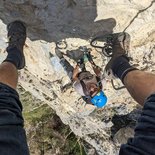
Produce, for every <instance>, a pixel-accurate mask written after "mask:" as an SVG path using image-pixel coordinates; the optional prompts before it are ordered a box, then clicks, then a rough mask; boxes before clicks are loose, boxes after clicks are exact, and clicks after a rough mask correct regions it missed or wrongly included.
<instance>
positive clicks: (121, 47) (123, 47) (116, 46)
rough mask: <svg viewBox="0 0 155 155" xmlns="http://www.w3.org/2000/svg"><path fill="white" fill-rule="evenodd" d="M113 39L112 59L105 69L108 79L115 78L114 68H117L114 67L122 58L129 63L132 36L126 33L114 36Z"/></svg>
mask: <svg viewBox="0 0 155 155" xmlns="http://www.w3.org/2000/svg"><path fill="white" fill-rule="evenodd" d="M111 38H112V39H111V47H112V56H111V57H112V58H111V59H110V61H109V62H108V64H107V65H106V67H105V74H106V75H107V76H108V77H110V78H113V77H114V74H113V68H114V67H115V66H113V63H114V61H115V60H116V59H117V58H118V57H121V56H123V57H124V58H126V59H127V61H129V58H128V57H127V54H128V50H129V43H130V35H129V34H128V33H126V32H122V33H116V34H112V36H111Z"/></svg>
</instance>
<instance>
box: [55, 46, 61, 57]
mask: <svg viewBox="0 0 155 155" xmlns="http://www.w3.org/2000/svg"><path fill="white" fill-rule="evenodd" d="M55 54H56V55H57V57H58V58H59V59H62V58H63V53H62V52H61V51H60V50H59V49H58V48H55Z"/></svg>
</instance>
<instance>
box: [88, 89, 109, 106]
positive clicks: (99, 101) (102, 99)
mask: <svg viewBox="0 0 155 155" xmlns="http://www.w3.org/2000/svg"><path fill="white" fill-rule="evenodd" d="M91 103H92V104H93V105H95V106H96V107H98V108H102V107H103V106H105V105H106V103H107V97H106V96H105V94H104V93H103V91H100V92H99V93H98V94H96V95H95V96H94V97H93V98H92V99H91Z"/></svg>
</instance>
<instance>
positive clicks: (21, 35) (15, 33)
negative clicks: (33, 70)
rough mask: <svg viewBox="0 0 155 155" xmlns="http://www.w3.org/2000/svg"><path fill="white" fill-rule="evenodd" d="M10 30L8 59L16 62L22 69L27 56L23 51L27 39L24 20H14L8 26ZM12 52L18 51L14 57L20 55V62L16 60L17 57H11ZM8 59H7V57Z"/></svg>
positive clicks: (8, 35)
mask: <svg viewBox="0 0 155 155" xmlns="http://www.w3.org/2000/svg"><path fill="white" fill-rule="evenodd" d="M7 30H8V34H7V37H8V47H7V49H6V50H7V52H8V55H9V54H10V56H9V59H10V60H8V61H11V62H13V63H14V64H15V66H16V67H17V69H22V68H24V66H25V56H24V53H23V47H24V44H25V40H26V27H25V25H24V23H23V22H21V21H14V22H12V23H10V24H8V26H7ZM12 52H16V53H15V54H14V56H13V57H15V56H17V57H18V62H15V61H16V60H15V59H17V58H15V59H14V58H11V55H13V53H12ZM11 59H12V60H11ZM6 61H7V59H6Z"/></svg>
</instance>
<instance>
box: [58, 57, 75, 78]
mask: <svg viewBox="0 0 155 155" xmlns="http://www.w3.org/2000/svg"><path fill="white" fill-rule="evenodd" d="M60 64H61V65H62V67H63V68H64V70H65V71H66V73H67V75H68V77H69V78H70V80H72V75H73V70H74V68H73V66H71V64H70V63H69V62H68V61H67V60H66V59H65V58H62V59H61V60H60Z"/></svg>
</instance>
